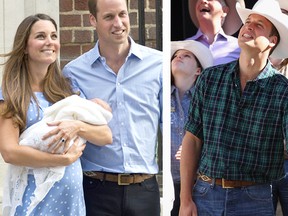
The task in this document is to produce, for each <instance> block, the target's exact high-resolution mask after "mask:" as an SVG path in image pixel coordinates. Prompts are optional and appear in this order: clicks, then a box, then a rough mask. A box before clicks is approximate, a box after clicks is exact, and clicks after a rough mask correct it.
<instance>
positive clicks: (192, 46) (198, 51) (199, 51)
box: [171, 40, 213, 69]
mask: <svg viewBox="0 0 288 216" xmlns="http://www.w3.org/2000/svg"><path fill="white" fill-rule="evenodd" d="M183 49H184V50H188V51H190V52H192V53H193V55H194V56H196V58H197V59H198V60H199V62H200V64H201V66H202V68H203V69H205V68H207V67H210V66H212V65H213V57H212V54H211V52H210V50H209V49H208V48H207V47H206V46H204V45H203V44H202V43H200V42H198V41H194V40H185V41H172V42H171V57H172V56H173V55H174V53H175V52H176V51H177V50H183Z"/></svg>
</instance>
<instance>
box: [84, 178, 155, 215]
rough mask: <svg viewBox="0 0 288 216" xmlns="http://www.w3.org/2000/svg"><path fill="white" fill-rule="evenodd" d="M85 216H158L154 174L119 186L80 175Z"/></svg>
mask: <svg viewBox="0 0 288 216" xmlns="http://www.w3.org/2000/svg"><path fill="white" fill-rule="evenodd" d="M83 187H84V198H85V205H86V215H87V216H160V194H159V187H158V183H157V180H156V177H155V176H154V177H152V178H150V179H146V180H145V181H144V182H142V183H139V184H131V185H127V186H120V185H118V184H117V183H114V182H109V181H100V180H97V179H93V178H90V177H87V176H85V175H84V176H83Z"/></svg>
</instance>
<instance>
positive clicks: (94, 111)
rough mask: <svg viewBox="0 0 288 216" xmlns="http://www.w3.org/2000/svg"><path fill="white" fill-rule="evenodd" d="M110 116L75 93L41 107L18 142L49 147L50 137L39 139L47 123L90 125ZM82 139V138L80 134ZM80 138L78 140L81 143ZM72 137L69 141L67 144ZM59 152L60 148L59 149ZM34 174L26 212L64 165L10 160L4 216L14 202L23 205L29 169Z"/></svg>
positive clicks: (44, 149) (62, 170)
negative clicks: (21, 163)
mask: <svg viewBox="0 0 288 216" xmlns="http://www.w3.org/2000/svg"><path fill="white" fill-rule="evenodd" d="M111 118H112V113H111V112H109V111H107V110H106V109H104V108H103V107H101V106H100V105H98V104H97V103H94V102H92V101H89V100H86V99H84V98H81V97H79V96H76V95H72V96H70V97H67V98H65V99H63V100H61V101H58V102H57V103H55V104H53V105H52V106H50V107H48V108H46V109H45V111H44V115H43V119H42V120H41V121H39V122H37V123H36V124H34V125H32V126H31V127H29V128H27V129H26V130H25V131H24V132H23V133H22V134H21V136H20V138H19V139H20V143H19V144H20V145H26V146H31V147H33V148H36V149H39V150H41V151H48V143H49V142H50V140H51V139H52V138H50V139H46V140H44V141H43V140H42V137H43V135H44V134H46V133H48V132H49V131H50V130H52V129H53V128H54V127H49V126H48V125H47V124H46V123H47V122H51V121H57V120H81V121H83V122H86V123H89V124H93V125H103V124H107V123H108V122H109V121H110V120H111ZM80 139H82V138H80ZM84 142H86V140H84V139H82V140H80V142H79V143H84ZM72 143H73V141H71V142H70V145H71V144H72ZM59 153H60V152H59ZM29 170H30V173H31V172H32V173H33V174H34V178H35V184H36V189H35V191H34V195H35V196H34V197H32V198H31V204H30V206H29V207H28V211H27V215H29V214H30V213H31V212H32V211H33V209H34V208H35V207H36V206H37V204H38V203H39V202H41V200H42V199H43V198H44V197H45V196H46V195H47V193H48V192H49V190H50V189H51V188H52V186H53V185H54V183H55V182H57V181H59V180H61V178H62V177H63V175H64V172H65V167H50V168H49V167H47V168H33V169H32V168H29V167H21V166H14V165H11V164H9V165H8V168H7V174H6V181H4V189H3V203H2V205H3V216H10V215H14V214H15V210H16V208H17V206H19V205H22V196H23V194H24V191H25V188H26V186H27V176H28V172H29Z"/></svg>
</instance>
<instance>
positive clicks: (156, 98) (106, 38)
mask: <svg viewBox="0 0 288 216" xmlns="http://www.w3.org/2000/svg"><path fill="white" fill-rule="evenodd" d="M88 7H89V11H90V13H91V14H90V23H91V25H92V26H93V27H95V29H96V32H97V36H98V41H97V43H96V45H95V47H94V48H92V49H91V50H90V51H88V52H86V53H84V54H83V55H81V56H80V57H78V58H76V59H75V60H73V61H71V62H70V63H68V64H67V65H66V66H65V67H64V69H63V72H64V74H65V75H66V76H67V77H69V78H71V80H72V81H73V83H75V84H77V86H78V87H79V88H80V90H81V92H83V94H84V95H85V96H86V97H87V98H88V99H89V98H95V97H96V98H100V99H102V100H104V101H107V102H108V103H109V105H110V106H111V108H112V114H113V118H112V120H111V121H110V122H109V126H110V128H111V130H112V134H113V143H112V145H107V146H103V147H98V146H95V145H91V144H90V143H89V142H88V143H87V146H86V148H85V150H84V152H83V155H82V157H81V162H82V167H83V171H84V180H83V187H84V196H85V204H86V210H87V211H86V212H87V215H88V216H94V215H115V216H117V215H119V216H120V215H130V216H132V215H135V216H142V215H143V216H147V215H149V216H150V215H151V216H159V215H160V193H159V187H158V183H157V180H156V175H155V174H157V173H158V165H157V160H156V156H157V155H156V149H157V148H156V147H157V146H156V144H157V134H158V127H159V125H160V126H161V124H162V63H163V59H162V52H160V51H157V50H155V49H151V48H148V47H145V46H141V45H138V44H136V43H135V42H134V40H133V39H132V38H131V37H130V36H129V33H130V21H129V14H128V9H127V1H126V0H109V1H108V0H89V1H88Z"/></svg>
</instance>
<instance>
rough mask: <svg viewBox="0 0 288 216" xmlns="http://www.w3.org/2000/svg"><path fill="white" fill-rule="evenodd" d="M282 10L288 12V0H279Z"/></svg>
mask: <svg viewBox="0 0 288 216" xmlns="http://www.w3.org/2000/svg"><path fill="white" fill-rule="evenodd" d="M278 2H279V5H280V8H281V9H284V10H286V11H288V1H287V0H278Z"/></svg>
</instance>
